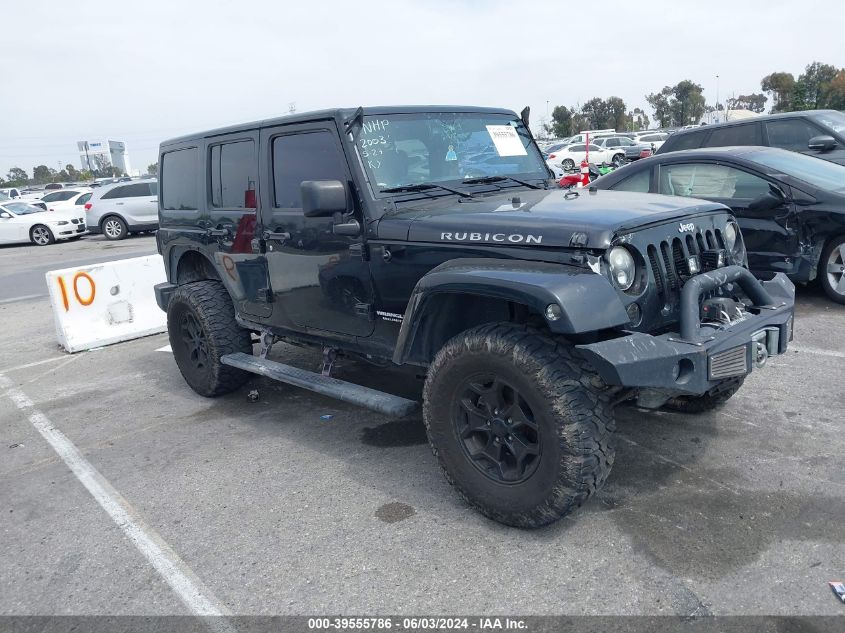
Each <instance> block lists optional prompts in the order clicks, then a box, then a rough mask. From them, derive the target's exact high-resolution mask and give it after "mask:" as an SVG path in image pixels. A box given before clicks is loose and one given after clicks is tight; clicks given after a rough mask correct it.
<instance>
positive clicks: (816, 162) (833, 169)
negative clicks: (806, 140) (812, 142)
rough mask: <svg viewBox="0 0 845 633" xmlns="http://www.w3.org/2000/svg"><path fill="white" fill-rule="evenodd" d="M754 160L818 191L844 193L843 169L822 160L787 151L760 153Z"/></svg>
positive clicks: (844, 170) (840, 166)
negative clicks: (816, 188) (801, 181)
mask: <svg viewBox="0 0 845 633" xmlns="http://www.w3.org/2000/svg"><path fill="white" fill-rule="evenodd" d="M754 160H755V161H757V162H758V163H760V164H761V165H766V166H767V167H771V168H772V169H776V170H777V171H779V172H782V173H784V174H786V175H788V176H792V177H793V178H797V179H798V180H803V181H804V182H806V183H809V184H811V185H813V186H815V187H818V188H819V189H825V190H827V191H836V192H837V193H842V192H843V191H845V167H843V166H842V165H837V164H836V163H831V162H829V161H826V160H824V159H822V158H816V157H815V156H807V155H806V154H799V153H798V152H790V151H787V150H780V151H769V152H760V153H759V154H756V155H755V156H754Z"/></svg>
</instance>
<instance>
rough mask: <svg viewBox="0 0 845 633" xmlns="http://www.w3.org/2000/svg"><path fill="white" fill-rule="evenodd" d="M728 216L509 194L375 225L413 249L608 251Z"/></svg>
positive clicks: (614, 199)
mask: <svg viewBox="0 0 845 633" xmlns="http://www.w3.org/2000/svg"><path fill="white" fill-rule="evenodd" d="M713 212H719V213H722V212H728V213H730V210H729V209H728V208H727V207H725V206H724V205H721V204H718V203H713V202H706V201H704V200H697V199H694V198H681V197H677V196H661V195H657V194H642V193H627V192H619V191H595V192H590V191H588V190H585V189H581V190H578V195H574V193H569V195H567V192H566V191H565V190H563V189H550V190H529V191H525V190H524V189H518V190H509V191H507V192H499V193H497V194H494V195H484V196H481V195H478V194H476V197H475V198H471V199H469V198H464V199H460V200H459V199H456V198H455V196H446V197H441V198H437V199H432V200H423V201H419V202H414V203H400V205H398V206H397V208H396V210H394V211H389V212H388V213H386V214H385V215H383V216H382V217H381V219H379V220H378V224H377V226H376V233H377V235H378V238H379V239H386V240H393V241H397V240H398V241H410V242H442V243H467V244H470V243H471V244H507V245H509V246H523V247H529V248H530V247H538V246H539V247H544V246H546V247H548V246H553V247H567V246H570V245H571V244H572V241H573V236H574V235H575V234H576V233H577V234H580V235H578V236H577V237H576V240H575V241H576V243H577V245H578V246H581V247H586V248H595V249H605V248H607V247H608V246H609V245H610V241H611V239H612V238H613V236H614V234H617V233H620V232H629V231H634V230H637V229H640V228H645V227H646V226H649V225H653V224H661V223H666V222H671V221H674V220H685V221H689V219H690V218H691V217H694V216H697V215H701V214H707V213H713Z"/></svg>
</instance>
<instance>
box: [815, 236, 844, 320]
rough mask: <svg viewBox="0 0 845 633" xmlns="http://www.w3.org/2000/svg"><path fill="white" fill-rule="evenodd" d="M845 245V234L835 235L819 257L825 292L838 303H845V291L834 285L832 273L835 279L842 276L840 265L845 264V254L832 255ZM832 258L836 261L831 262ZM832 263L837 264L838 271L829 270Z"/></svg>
mask: <svg viewBox="0 0 845 633" xmlns="http://www.w3.org/2000/svg"><path fill="white" fill-rule="evenodd" d="M843 245H845V235H840V236H838V237H834V238H833V239H832V240H830V242H828V244H827V246H825V247H824V250H823V251H822V256H821V258H819V269H818V277H819V282H820V283H821V285H822V288H823V289H824V291H825V294H827V296H828V297H829V298H830V300H831V301H835V302H836V303H843V304H845V293H843V292H841V291H837V289H836V288H835V287H834V286H833V285H832V280H831V278H830V277H831V275H833V277H834V279H838V278H842V276H841V273H838V266H839V265H845V256H842V255H841V254H840V255H838V256H837V257H831V256H832V255H833V252H834V250H835V249H840V250H841V247H842V246H843ZM831 259H835V261H833V262H831ZM831 264H834V265H835V266H837V272H836V273H833V272H832V271H829V270H828V267H829V266H830V265H831Z"/></svg>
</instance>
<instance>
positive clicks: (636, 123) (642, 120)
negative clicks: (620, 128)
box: [627, 108, 651, 132]
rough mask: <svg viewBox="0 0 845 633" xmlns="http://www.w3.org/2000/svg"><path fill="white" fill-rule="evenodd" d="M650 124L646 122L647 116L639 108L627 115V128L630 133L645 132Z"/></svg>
mask: <svg viewBox="0 0 845 633" xmlns="http://www.w3.org/2000/svg"><path fill="white" fill-rule="evenodd" d="M650 124H651V121H649V120H648V115H647V114H646V113H645V112H643V111H642V110H641V109H640V108H634V109H633V110H632V111H631V112H629V113H628V121H627V128H628V129H630V130H631V131H632V132H639V131H640V130H647V129H648V126H649V125H650Z"/></svg>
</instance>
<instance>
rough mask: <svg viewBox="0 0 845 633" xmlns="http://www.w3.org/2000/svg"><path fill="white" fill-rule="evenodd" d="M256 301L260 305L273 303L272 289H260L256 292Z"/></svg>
mask: <svg viewBox="0 0 845 633" xmlns="http://www.w3.org/2000/svg"><path fill="white" fill-rule="evenodd" d="M255 300H256V302H258V303H273V291H272V290H271V289H270V288H259V289H258V290H256V292H255Z"/></svg>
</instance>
